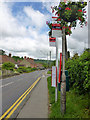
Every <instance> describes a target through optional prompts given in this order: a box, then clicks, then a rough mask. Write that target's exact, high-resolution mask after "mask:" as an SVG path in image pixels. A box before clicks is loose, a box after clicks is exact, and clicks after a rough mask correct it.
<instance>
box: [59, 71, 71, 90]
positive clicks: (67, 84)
mask: <svg viewBox="0 0 90 120" xmlns="http://www.w3.org/2000/svg"><path fill="white" fill-rule="evenodd" d="M65 75H66V91H69V76H68V71H67V70H65ZM61 82H62V70H61V81H60V83H58V89H59V91H60V90H61Z"/></svg>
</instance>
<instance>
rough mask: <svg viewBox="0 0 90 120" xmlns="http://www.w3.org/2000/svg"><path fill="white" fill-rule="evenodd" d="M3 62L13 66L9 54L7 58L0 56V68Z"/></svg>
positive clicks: (13, 61) (12, 60)
mask: <svg viewBox="0 0 90 120" xmlns="http://www.w3.org/2000/svg"><path fill="white" fill-rule="evenodd" d="M5 62H11V63H14V64H15V60H14V59H13V58H12V57H11V53H9V56H7V55H0V66H1V65H2V64H3V63H5Z"/></svg>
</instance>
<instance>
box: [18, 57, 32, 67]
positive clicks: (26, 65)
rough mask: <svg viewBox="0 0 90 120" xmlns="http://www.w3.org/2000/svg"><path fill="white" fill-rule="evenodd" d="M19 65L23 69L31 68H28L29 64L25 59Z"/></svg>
mask: <svg viewBox="0 0 90 120" xmlns="http://www.w3.org/2000/svg"><path fill="white" fill-rule="evenodd" d="M20 64H21V65H24V66H25V67H31V66H30V63H29V62H28V61H27V60H25V59H24V60H22V61H21V62H20Z"/></svg>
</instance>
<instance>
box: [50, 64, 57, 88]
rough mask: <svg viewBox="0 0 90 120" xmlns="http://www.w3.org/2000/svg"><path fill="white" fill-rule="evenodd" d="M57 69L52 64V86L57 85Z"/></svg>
mask: <svg viewBox="0 0 90 120" xmlns="http://www.w3.org/2000/svg"><path fill="white" fill-rule="evenodd" d="M56 73H57V69H56V66H52V82H51V84H52V87H57V77H56Z"/></svg>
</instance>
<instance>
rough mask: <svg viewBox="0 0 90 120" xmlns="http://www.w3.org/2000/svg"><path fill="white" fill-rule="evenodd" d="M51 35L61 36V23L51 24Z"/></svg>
mask: <svg viewBox="0 0 90 120" xmlns="http://www.w3.org/2000/svg"><path fill="white" fill-rule="evenodd" d="M52 37H62V30H61V25H60V24H58V23H53V24H52Z"/></svg>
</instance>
